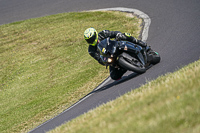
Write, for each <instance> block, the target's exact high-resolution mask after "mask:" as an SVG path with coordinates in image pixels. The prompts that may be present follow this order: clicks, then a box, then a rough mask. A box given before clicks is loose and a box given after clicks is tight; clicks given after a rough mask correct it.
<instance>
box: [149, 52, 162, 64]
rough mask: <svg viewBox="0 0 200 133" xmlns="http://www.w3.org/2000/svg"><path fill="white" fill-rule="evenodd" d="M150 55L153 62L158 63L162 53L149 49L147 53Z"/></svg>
mask: <svg viewBox="0 0 200 133" xmlns="http://www.w3.org/2000/svg"><path fill="white" fill-rule="evenodd" d="M147 54H148V55H149V56H152V60H151V64H153V65H154V64H157V63H159V62H160V55H159V54H158V53H157V52H155V51H149V52H148V53H147Z"/></svg>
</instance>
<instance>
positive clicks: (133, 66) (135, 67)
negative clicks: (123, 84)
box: [118, 56, 146, 74]
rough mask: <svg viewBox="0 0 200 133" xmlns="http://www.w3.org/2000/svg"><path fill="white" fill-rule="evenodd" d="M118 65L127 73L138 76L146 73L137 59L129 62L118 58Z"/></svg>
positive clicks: (121, 57)
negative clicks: (127, 71) (134, 73)
mask: <svg viewBox="0 0 200 133" xmlns="http://www.w3.org/2000/svg"><path fill="white" fill-rule="evenodd" d="M118 64H119V65H120V66H121V67H123V68H125V69H127V70H129V71H133V72H136V73H139V74H142V73H145V72H146V68H145V67H144V66H143V65H142V63H140V62H139V61H138V60H137V59H134V61H133V60H132V61H130V60H127V59H125V58H124V57H123V56H120V57H119V59H118Z"/></svg>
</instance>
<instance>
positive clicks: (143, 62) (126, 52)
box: [97, 38, 160, 74]
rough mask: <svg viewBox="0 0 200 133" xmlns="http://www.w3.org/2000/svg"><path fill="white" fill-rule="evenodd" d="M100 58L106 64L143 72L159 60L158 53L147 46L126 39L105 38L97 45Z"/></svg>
mask: <svg viewBox="0 0 200 133" xmlns="http://www.w3.org/2000/svg"><path fill="white" fill-rule="evenodd" d="M97 48H98V50H99V52H100V58H101V60H102V61H103V63H104V64H105V65H106V66H114V67H122V68H124V69H126V70H129V71H133V72H136V73H140V74H141V73H144V72H146V70H147V68H148V67H149V66H150V65H151V64H157V63H159V62H160V55H159V54H158V53H157V52H155V51H153V50H152V49H151V48H150V47H149V46H147V48H146V49H143V48H142V47H141V46H139V45H136V44H134V43H131V42H128V41H116V40H110V38H106V39H104V40H102V41H101V42H100V43H99V44H98V46H97Z"/></svg>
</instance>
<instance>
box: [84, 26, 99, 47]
mask: <svg viewBox="0 0 200 133" xmlns="http://www.w3.org/2000/svg"><path fill="white" fill-rule="evenodd" d="M84 38H85V40H86V41H87V42H88V43H89V44H90V45H92V46H95V45H96V44H97V42H98V33H97V31H96V30H95V29H94V28H88V29H86V30H85V32H84Z"/></svg>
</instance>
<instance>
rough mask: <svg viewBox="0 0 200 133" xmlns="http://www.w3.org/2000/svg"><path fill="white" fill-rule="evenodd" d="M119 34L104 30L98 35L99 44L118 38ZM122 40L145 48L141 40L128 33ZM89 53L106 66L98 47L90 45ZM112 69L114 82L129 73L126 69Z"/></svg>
mask: <svg viewBox="0 0 200 133" xmlns="http://www.w3.org/2000/svg"><path fill="white" fill-rule="evenodd" d="M118 33H121V32H119V31H109V30H103V31H101V32H99V33H98V36H99V38H98V39H99V42H100V41H102V40H104V39H106V38H108V37H110V38H116V36H117V34H118ZM122 40H124V41H129V42H133V43H135V44H138V45H140V46H143V47H144V46H145V43H144V42H142V41H140V40H137V39H136V38H134V37H132V36H131V35H130V34H128V33H123V38H122ZM88 52H89V54H90V55H91V56H92V57H93V58H94V59H95V60H97V61H98V62H99V63H100V64H102V65H104V63H103V62H102V60H101V58H100V53H99V51H98V50H97V45H96V46H92V45H89V48H88ZM109 69H110V77H111V78H112V79H113V80H117V79H120V78H121V77H122V75H123V74H124V73H125V72H126V71H127V70H125V69H122V68H115V67H113V66H110V67H109Z"/></svg>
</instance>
